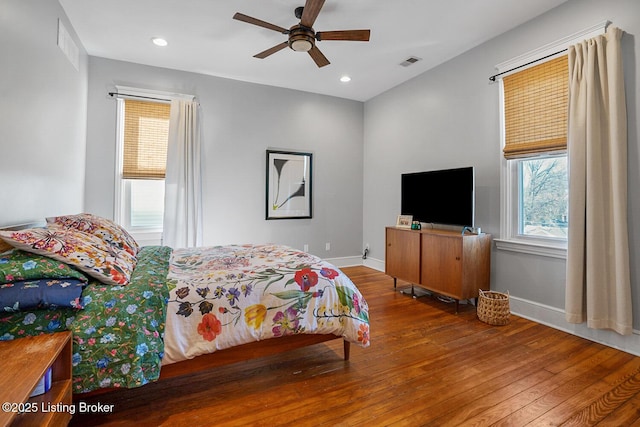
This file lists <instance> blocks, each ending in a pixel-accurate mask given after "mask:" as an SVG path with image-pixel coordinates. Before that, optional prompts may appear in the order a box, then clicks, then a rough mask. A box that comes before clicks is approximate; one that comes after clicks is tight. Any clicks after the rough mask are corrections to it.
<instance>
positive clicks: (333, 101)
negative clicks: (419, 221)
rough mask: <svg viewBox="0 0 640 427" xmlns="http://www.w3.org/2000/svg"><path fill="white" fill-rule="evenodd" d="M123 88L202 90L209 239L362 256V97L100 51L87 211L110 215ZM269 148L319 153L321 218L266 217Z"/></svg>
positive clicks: (92, 88)
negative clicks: (116, 96)
mask: <svg viewBox="0 0 640 427" xmlns="http://www.w3.org/2000/svg"><path fill="white" fill-rule="evenodd" d="M116 84H119V85H126V86H133V87H141V88H146V89H156V90H163V91H170V92H179V93H186V94H193V95H195V96H196V97H197V98H198V100H199V101H200V105H201V107H202V115H203V156H204V158H203V160H204V171H203V173H204V184H203V186H204V189H203V191H204V204H203V209H204V236H203V243H204V244H205V245H216V244H226V243H248V242H254V243H263V242H274V243H283V244H287V245H291V246H294V247H297V248H300V249H302V248H303V245H305V244H308V245H309V252H311V253H314V254H316V255H319V256H321V257H323V258H335V257H344V256H351V255H357V254H360V253H361V251H362V248H361V242H362V224H361V221H362V162H363V129H362V123H363V114H364V110H363V104H362V103H361V102H356V101H348V100H344V99H338V98H332V97H327V96H321V95H314V94H310V93H305V92H299V91H293V90H289V89H279V88H274V87H269V86H263V85H257V84H252V83H243V82H240V81H236V80H229V79H222V78H217V77H211V76H205V75H201V74H195V73H187V72H182V71H174V70H168V69H162V68H155V67H149V66H144V65H138V64H132V63H127V62H120V61H113V60H109V59H103V58H96V57H91V58H90V61H89V109H88V137H87V176H86V205H85V209H86V210H87V211H89V212H93V213H95V214H98V215H102V216H105V217H108V218H112V217H113V198H114V196H113V193H114V165H115V160H114V159H115V126H116V121H115V114H116V103H115V101H114V100H113V99H111V98H110V97H109V96H108V95H107V92H109V91H112V90H113V89H114V85H116ZM267 148H278V149H287V150H299V151H307V152H312V153H313V162H314V163H313V218H312V219H298V220H275V221H274V220H270V221H266V220H265V219H264V215H265V174H266V170H265V168H266V166H265V165H266V150H267ZM326 243H330V244H331V250H330V251H326V250H325V244H326Z"/></svg>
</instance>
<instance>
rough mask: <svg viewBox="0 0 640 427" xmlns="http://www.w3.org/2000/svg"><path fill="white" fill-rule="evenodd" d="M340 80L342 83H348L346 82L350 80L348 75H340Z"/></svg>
mask: <svg viewBox="0 0 640 427" xmlns="http://www.w3.org/2000/svg"><path fill="white" fill-rule="evenodd" d="M340 81H341V82H342V83H348V82H350V81H351V77H349V76H342V77H340Z"/></svg>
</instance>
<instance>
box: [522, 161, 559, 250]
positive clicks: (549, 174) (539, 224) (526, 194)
mask: <svg viewBox="0 0 640 427" xmlns="http://www.w3.org/2000/svg"><path fill="white" fill-rule="evenodd" d="M518 166H519V167H518V169H519V173H518V177H519V180H518V181H519V186H518V187H519V191H520V197H519V199H520V203H521V210H520V211H521V216H522V218H521V219H520V221H518V223H519V227H520V230H519V233H521V234H523V235H528V236H540V237H543V236H544V237H558V238H566V237H567V226H568V224H567V213H568V206H567V200H568V193H569V190H568V187H567V157H566V156H559V157H548V158H541V159H533V160H520V161H519V165H518Z"/></svg>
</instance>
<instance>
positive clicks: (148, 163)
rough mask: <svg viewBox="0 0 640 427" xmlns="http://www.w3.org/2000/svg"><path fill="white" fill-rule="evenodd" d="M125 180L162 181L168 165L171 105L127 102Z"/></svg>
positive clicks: (124, 155)
mask: <svg viewBox="0 0 640 427" xmlns="http://www.w3.org/2000/svg"><path fill="white" fill-rule="evenodd" d="M124 103H125V104H124V154H123V166H122V177H123V178H125V179H162V178H164V175H165V168H166V164H167V141H168V138H169V110H170V107H171V104H167V103H160V102H147V101H137V100H131V99H125V101H124Z"/></svg>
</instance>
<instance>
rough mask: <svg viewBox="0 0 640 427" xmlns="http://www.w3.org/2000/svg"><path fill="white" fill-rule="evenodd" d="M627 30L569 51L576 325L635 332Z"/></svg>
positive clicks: (570, 276)
mask: <svg viewBox="0 0 640 427" xmlns="http://www.w3.org/2000/svg"><path fill="white" fill-rule="evenodd" d="M621 38H622V31H621V30H620V29H618V28H614V27H610V28H609V29H607V32H606V34H604V35H600V36H597V37H595V38H593V39H590V40H586V41H583V42H582V43H579V44H577V45H575V46H571V47H570V48H569V84H570V87H569V133H568V158H569V237H568V250H567V288H566V300H565V311H566V319H567V321H568V322H570V323H583V322H585V321H586V322H587V326H588V327H590V328H594V329H613V330H614V331H616V332H618V333H620V334H623V335H627V334H630V333H631V332H632V314H631V284H630V271H629V242H628V234H627V112H626V104H625V92H624V78H623V72H622V55H621V47H620V40H621Z"/></svg>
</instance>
